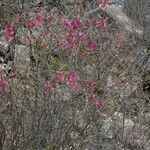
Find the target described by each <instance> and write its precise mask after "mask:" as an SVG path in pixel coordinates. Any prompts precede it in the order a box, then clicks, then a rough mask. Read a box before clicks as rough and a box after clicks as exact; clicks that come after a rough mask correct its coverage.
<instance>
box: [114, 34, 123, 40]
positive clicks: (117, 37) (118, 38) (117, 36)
mask: <svg viewBox="0 0 150 150" xmlns="http://www.w3.org/2000/svg"><path fill="white" fill-rule="evenodd" d="M113 40H114V41H115V42H120V40H121V36H120V34H119V33H116V34H115V35H114V36H113Z"/></svg>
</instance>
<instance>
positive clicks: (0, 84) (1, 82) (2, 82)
mask: <svg viewBox="0 0 150 150" xmlns="http://www.w3.org/2000/svg"><path fill="white" fill-rule="evenodd" d="M6 84H7V81H6V80H5V79H4V78H2V77H0V87H5V86H6Z"/></svg>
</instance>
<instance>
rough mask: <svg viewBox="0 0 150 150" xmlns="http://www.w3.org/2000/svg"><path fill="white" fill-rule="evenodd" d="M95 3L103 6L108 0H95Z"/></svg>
mask: <svg viewBox="0 0 150 150" xmlns="http://www.w3.org/2000/svg"><path fill="white" fill-rule="evenodd" d="M96 3H97V4H98V5H101V6H102V7H104V6H106V4H107V3H108V0H96Z"/></svg>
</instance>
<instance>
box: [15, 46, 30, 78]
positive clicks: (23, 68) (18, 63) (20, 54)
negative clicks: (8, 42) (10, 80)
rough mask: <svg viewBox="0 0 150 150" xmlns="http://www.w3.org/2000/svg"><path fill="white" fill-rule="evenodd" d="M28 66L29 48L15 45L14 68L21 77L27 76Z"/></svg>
mask: <svg viewBox="0 0 150 150" xmlns="http://www.w3.org/2000/svg"><path fill="white" fill-rule="evenodd" d="M29 65H30V48H29V47H26V46H24V45H15V56H14V66H15V69H16V70H17V71H18V73H19V74H21V75H23V76H24V75H25V76H26V75H27V73H28V72H29Z"/></svg>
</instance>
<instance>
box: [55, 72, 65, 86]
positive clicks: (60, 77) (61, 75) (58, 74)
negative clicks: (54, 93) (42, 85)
mask: <svg viewBox="0 0 150 150" xmlns="http://www.w3.org/2000/svg"><path fill="white" fill-rule="evenodd" d="M64 78H65V74H64V73H63V72H61V71H57V72H56V74H55V83H59V82H61V81H63V80H64Z"/></svg>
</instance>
